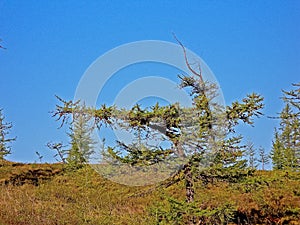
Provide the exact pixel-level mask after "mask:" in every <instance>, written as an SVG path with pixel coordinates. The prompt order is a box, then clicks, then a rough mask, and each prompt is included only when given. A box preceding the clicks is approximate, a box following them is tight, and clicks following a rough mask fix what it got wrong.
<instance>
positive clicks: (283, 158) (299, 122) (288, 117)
mask: <svg viewBox="0 0 300 225" xmlns="http://www.w3.org/2000/svg"><path fill="white" fill-rule="evenodd" d="M293 86H294V88H295V89H294V90H291V91H283V93H284V96H283V98H282V99H283V101H284V103H285V106H284V108H283V110H282V111H281V113H280V114H279V117H277V118H278V119H280V125H279V128H278V129H275V134H274V140H273V145H272V151H271V158H272V163H273V167H274V169H279V170H299V168H300V83H298V84H293Z"/></svg>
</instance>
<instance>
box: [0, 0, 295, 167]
mask: <svg viewBox="0 0 300 225" xmlns="http://www.w3.org/2000/svg"><path fill="white" fill-rule="evenodd" d="M299 21H300V1H296V0H295V1H274V0H272V1H258V0H256V1H89V2H83V1H5V0H0V38H1V39H2V40H3V41H2V42H1V45H3V46H5V47H6V48H7V50H0V77H1V80H0V107H1V108H3V109H4V113H5V115H6V119H7V121H11V122H13V125H14V127H13V130H12V132H11V134H12V135H14V136H17V141H16V142H15V143H13V145H12V147H13V148H12V150H13V152H12V155H10V156H9V157H8V159H10V160H15V161H23V162H33V161H35V160H37V156H36V155H35V152H36V151H39V152H40V153H41V154H42V155H44V161H49V162H53V161H54V159H53V157H52V156H53V154H54V152H51V151H50V150H48V149H47V148H46V147H45V144H46V143H47V142H48V141H59V140H64V141H66V140H67V138H66V135H65V134H64V132H65V130H64V129H62V130H57V127H58V126H59V124H58V123H57V122H55V121H54V119H53V118H51V116H50V114H49V111H51V110H54V108H55V104H56V103H57V100H56V99H55V97H54V95H55V94H57V95H59V96H61V97H62V98H64V99H67V100H69V99H73V97H74V93H75V89H76V86H77V84H78V82H79V80H80V78H81V76H82V75H83V73H84V71H85V70H86V69H87V67H88V66H89V65H90V64H91V63H92V62H93V61H94V60H95V59H96V58H97V57H99V56H100V55H102V54H104V53H105V52H106V51H108V50H110V49H112V48H114V47H117V46H119V45H121V44H125V43H128V42H132V41H139V40H148V39H151V40H153V39H155V40H164V41H170V42H174V43H175V40H174V39H173V37H172V32H175V33H176V35H177V36H178V37H179V39H180V40H181V41H182V42H183V43H184V44H185V45H186V47H188V48H189V49H191V50H192V51H194V52H195V53H197V54H198V55H199V56H200V57H202V58H203V59H204V60H205V62H206V63H207V64H208V65H209V67H210V68H211V69H212V71H213V72H214V74H215V76H216V78H217V79H218V81H219V83H220V85H221V88H222V90H223V94H224V97H225V100H226V102H227V104H229V103H230V102H232V101H234V100H239V99H241V98H242V97H244V96H245V94H246V93H251V92H253V91H254V92H258V93H260V94H262V95H263V96H264V97H265V104H266V108H265V110H264V113H265V114H266V115H267V116H274V115H275V114H276V112H279V111H280V110H281V107H282V102H281V101H280V99H279V97H280V96H281V89H289V88H290V87H291V83H296V82H299V74H300V45H299V40H300V26H299ZM174 77H176V74H174ZM115 82H121V83H122V81H120V79H115ZM108 93H109V91H108ZM277 123H278V122H277V121H274V120H271V119H268V118H266V117H263V118H262V119H259V120H256V124H255V127H254V128H245V127H241V128H240V129H239V130H240V131H242V132H243V133H244V134H245V136H248V137H249V138H250V139H252V141H253V142H254V143H255V145H256V146H257V147H258V146H260V145H261V146H263V147H265V148H266V149H267V150H268V151H269V150H270V146H271V140H272V136H273V130H274V127H275V126H276V125H277Z"/></svg>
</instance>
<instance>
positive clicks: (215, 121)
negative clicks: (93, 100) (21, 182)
mask: <svg viewBox="0 0 300 225" xmlns="http://www.w3.org/2000/svg"><path fill="white" fill-rule="evenodd" d="M177 41H178V40H177ZM178 43H179V44H180V45H181V47H182V49H183V52H184V57H185V58H184V59H185V62H186V65H187V67H188V69H189V70H190V72H191V75H186V74H184V75H179V79H180V81H181V83H180V88H183V89H186V90H187V91H188V92H189V94H190V96H191V99H192V102H193V105H192V106H191V107H190V108H182V107H180V105H179V104H170V105H168V106H160V105H159V104H156V105H154V106H152V107H148V108H141V106H140V105H135V106H134V107H132V108H131V109H129V110H125V109H119V108H117V106H110V107H107V106H106V105H102V106H101V107H100V108H98V109H96V108H91V107H80V104H81V103H80V102H73V101H65V100H62V99H60V101H61V103H62V105H58V106H57V108H56V110H55V112H54V113H53V116H54V117H57V120H60V121H61V125H64V124H65V123H66V122H67V121H68V119H70V118H72V114H73V115H77V114H81V115H87V116H88V117H89V118H93V123H94V125H95V126H96V127H98V128H99V129H101V127H103V126H104V125H105V126H108V127H114V126H118V127H121V128H124V129H126V130H130V131H131V132H132V134H133V135H134V136H135V137H136V139H134V140H133V141H132V143H129V144H128V143H124V142H121V141H117V143H116V145H115V146H108V147H107V149H106V150H107V151H106V152H107V154H106V156H107V157H108V158H110V159H111V160H112V161H114V163H118V162H119V163H125V164H130V165H131V166H135V165H139V166H143V167H147V166H149V165H155V164H157V163H159V162H163V161H165V160H168V161H173V162H177V161H179V162H182V161H181V160H180V159H182V158H185V161H184V163H183V165H181V166H180V167H179V168H178V169H179V172H178V173H176V174H175V175H174V176H173V177H174V178H175V176H176V177H177V178H176V179H174V180H172V179H171V181H169V180H168V181H167V182H166V186H169V185H172V184H174V183H176V182H179V181H180V180H184V182H185V199H186V200H185V202H186V204H185V205H184V207H185V208H184V209H182V212H180V213H182V214H185V216H184V220H185V222H186V223H187V224H196V223H197V222H199V217H197V216H196V215H194V214H193V209H192V208H193V207H191V206H192V205H193V204H194V200H195V199H194V195H195V187H194V182H195V181H196V180H203V179H204V180H210V179H229V180H235V179H239V178H240V177H241V176H243V175H245V174H248V172H249V171H248V170H247V169H246V160H244V159H243V157H244V153H245V149H244V146H243V145H242V144H241V140H242V136H240V135H236V134H235V127H236V126H237V125H238V124H239V123H241V122H242V123H245V124H250V125H252V124H253V118H254V117H259V116H260V115H262V113H261V112H260V110H261V109H262V108H263V103H262V101H263V98H262V97H261V96H260V95H258V94H255V93H253V94H250V95H247V97H245V98H244V99H242V102H238V101H235V102H233V103H232V104H231V105H230V106H227V107H223V106H220V105H218V104H217V103H216V102H215V101H214V99H215V98H216V96H217V94H216V93H217V91H216V90H217V86H216V84H212V83H209V82H206V81H204V79H203V77H202V73H201V69H199V71H196V70H194V69H193V68H192V66H191V65H190V63H189V61H188V59H187V55H186V51H185V47H184V46H183V45H182V44H181V42H179V41H178ZM199 68H200V67H199ZM74 113H75V114H74ZM195 115H196V116H195ZM73 117H74V116H73ZM220 118H222V119H221V120H220ZM73 120H74V118H73ZM220 131H221V132H220ZM158 134H163V136H164V138H165V139H166V140H167V141H168V142H169V143H170V145H168V146H157V145H156V146H155V145H154V146H153V145H151V144H150V143H149V142H147V140H149V139H151V138H154V137H155V136H157V135H158ZM212 156H213V157H212ZM204 167H205V168H204ZM179 174H181V175H179ZM178 176H179V178H178ZM184 211H189V212H190V213H185V212H184Z"/></svg>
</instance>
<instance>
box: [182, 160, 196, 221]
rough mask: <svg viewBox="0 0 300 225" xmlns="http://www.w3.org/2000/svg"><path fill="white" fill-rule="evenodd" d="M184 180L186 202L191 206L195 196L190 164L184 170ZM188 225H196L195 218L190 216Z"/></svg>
mask: <svg viewBox="0 0 300 225" xmlns="http://www.w3.org/2000/svg"><path fill="white" fill-rule="evenodd" d="M184 179H185V191H186V193H185V196H186V202H187V203H188V204H189V203H192V202H194V195H195V190H194V182H193V174H192V168H191V164H190V163H188V164H187V165H186V166H185V168H184ZM187 224H188V225H193V224H195V218H194V216H190V215H189V216H188V221H187Z"/></svg>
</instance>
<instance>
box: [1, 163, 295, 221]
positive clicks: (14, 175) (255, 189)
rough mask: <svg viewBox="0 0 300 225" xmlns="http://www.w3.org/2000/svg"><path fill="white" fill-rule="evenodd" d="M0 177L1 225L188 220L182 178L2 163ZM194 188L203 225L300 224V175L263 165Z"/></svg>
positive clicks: (53, 165) (60, 166)
mask: <svg viewBox="0 0 300 225" xmlns="http://www.w3.org/2000/svg"><path fill="white" fill-rule="evenodd" d="M0 182H1V185H0V189H1V190H0V224H11V225H21V224H22V225H27V224H28V225H29V224H45V225H47V224H49V225H52V224H95V225H96V224H139V225H142V224H184V218H185V217H186V216H187V215H188V213H189V212H188V211H187V210H186V208H184V207H182V208H180V202H182V203H183V202H184V191H183V190H184V183H183V182H179V183H177V184H175V185H172V186H170V187H168V188H162V187H161V188H155V187H154V186H146V187H130V186H124V185H120V184H117V183H114V182H111V181H109V180H107V179H104V178H102V177H101V176H100V175H99V174H98V173H96V172H95V171H94V170H93V169H91V168H90V167H88V166H86V167H84V168H82V169H80V170H78V171H75V172H67V171H64V168H63V165H62V164H21V163H12V162H2V163H1V164H0ZM195 186H196V200H195V205H194V206H195V208H196V209H197V210H196V211H197V213H198V214H197V216H198V218H200V220H199V221H200V223H199V224H300V223H299V221H300V176H299V173H291V172H290V173H286V172H275V171H257V172H256V173H255V175H253V176H249V177H248V178H246V179H244V180H243V181H240V182H238V183H229V182H226V181H214V182H212V183H209V184H204V183H202V182H198V183H196V184H195ZM149 190H151V191H149ZM182 205H184V204H182Z"/></svg>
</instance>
